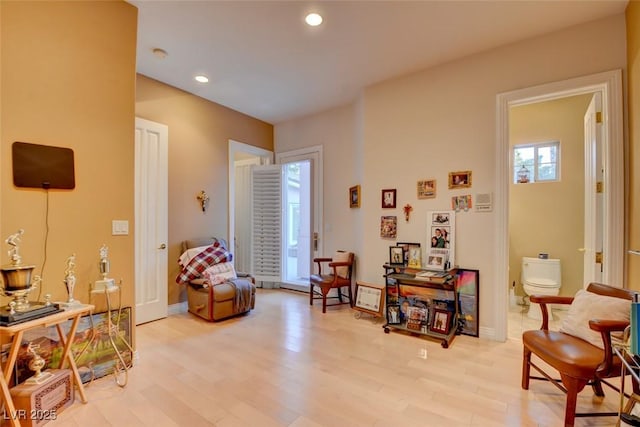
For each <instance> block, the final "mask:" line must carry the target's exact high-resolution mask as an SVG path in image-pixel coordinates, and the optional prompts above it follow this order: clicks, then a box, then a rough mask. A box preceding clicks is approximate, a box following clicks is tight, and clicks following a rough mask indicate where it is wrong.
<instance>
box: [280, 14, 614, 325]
mask: <svg viewBox="0 0 640 427" xmlns="http://www.w3.org/2000/svg"><path fill="white" fill-rule="evenodd" d="M594 52H597V54H596V53H594ZM625 55H626V42H625V21H624V16H623V15H618V16H614V17H611V18H607V19H604V20H600V21H596V22H593V23H590V24H586V25H581V26H577V27H572V28H569V29H567V30H564V31H562V32H558V33H554V34H550V35H547V36H544V37H539V38H535V39H530V40H525V41H522V42H519V43H516V44H512V45H509V46H505V47H502V48H499V49H495V50H492V51H489V52H485V53H482V54H478V55H474V56H471V57H468V58H464V59H462V60H459V61H456V62H452V63H449V64H445V65H442V66H438V67H434V68H430V69H427V70H424V71H422V72H419V73H415V74H412V75H409V76H405V77H402V78H398V79H394V80H390V81H387V82H382V83H380V84H378V85H375V86H371V87H368V88H366V89H365V91H364V93H363V94H362V97H361V98H360V99H358V100H356V101H355V102H354V105H353V106H352V107H343V108H340V109H336V110H332V111H329V112H326V113H323V114H318V115H316V116H312V117H307V118H305V119H301V120H297V121H293V122H288V123H284V124H280V125H277V126H276V127H275V147H276V151H278V152H280V151H286V150H290V149H294V148H299V147H304V146H308V145H315V144H323V145H325V149H326V151H325V153H326V156H325V165H324V167H325V183H324V185H325V194H324V198H325V218H326V221H327V222H329V224H330V227H331V229H332V232H330V233H325V234H326V240H325V244H326V246H325V247H326V248H327V249H331V248H332V247H337V246H334V245H343V246H344V245H346V244H350V245H349V247H356V248H358V249H357V250H358V259H359V264H358V271H357V278H358V279H360V280H365V281H370V282H377V283H382V281H383V279H382V277H381V275H382V264H383V263H384V262H385V261H387V260H388V256H389V255H388V253H389V250H388V247H389V246H390V245H392V244H393V243H394V240H389V239H382V238H380V237H379V235H380V231H379V227H380V216H381V215H397V216H398V237H397V241H419V242H421V243H422V244H423V245H425V244H426V212H427V211H429V210H433V209H450V206H451V200H450V198H451V196H452V195H463V194H472V195H474V197H475V194H477V193H485V192H493V191H494V188H495V185H496V182H495V155H496V153H495V145H496V143H495V140H496V129H495V122H496V114H495V111H496V95H497V94H498V93H501V92H507V91H511V90H515V89H518V88H523V87H528V86H534V85H537V84H542V83H547V82H552V81H557V80H563V79H567V78H571V77H577V76H581V75H587V74H592V73H596V72H601V71H606V70H611V69H617V68H624V67H625V61H626V59H625V58H626V56H625ZM351 138H354V139H353V140H351ZM505 155H507V153H505ZM359 162H361V164H360V165H359V166H357V167H354V166H353V165H358V163H359ZM360 168H361V169H360ZM457 170H471V171H472V172H473V186H472V188H470V189H466V190H468V191H465V190H448V189H447V178H448V173H449V172H451V171H457ZM420 179H436V180H437V197H436V198H435V199H429V200H418V199H417V196H416V183H417V181H418V180H420ZM355 184H360V185H361V186H362V204H361V208H360V209H358V210H357V211H358V212H354V210H349V208H348V205H347V198H346V195H347V189H348V188H349V187H350V186H352V185H355ZM384 188H396V189H397V206H398V207H397V209H395V211H391V210H388V209H385V210H382V209H381V207H380V191H381V190H382V189H384ZM406 203H410V204H411V205H413V207H414V211H413V213H412V215H411V220H410V221H409V222H408V223H405V221H404V218H403V214H402V206H404V205H405V204H406ZM494 221H495V218H494V214H493V213H476V212H473V211H469V212H462V213H460V214H458V215H457V219H456V225H457V238H456V263H457V264H459V265H460V266H462V267H466V268H477V269H479V270H480V288H481V290H480V325H481V334H484V335H485V336H490V335H491V333H492V330H493V329H494V328H495V325H494V324H492V322H494V317H493V316H490V315H489V314H490V313H493V312H494V311H495V310H496V307H494V305H493V301H492V299H491V295H492V287H493V286H496V284H495V283H494V281H495V276H496V274H495V271H494V259H493V257H494V253H495V238H496V236H495V224H494ZM338 224H340V225H339V226H338ZM338 231H339V233H338ZM350 239H354V241H353V242H351V241H350ZM355 239H357V240H355ZM500 286H503V287H504V288H505V292H506V289H507V287H506V284H500ZM483 313H487V314H486V315H484V316H483Z"/></svg>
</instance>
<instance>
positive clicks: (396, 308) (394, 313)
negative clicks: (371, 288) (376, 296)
mask: <svg viewBox="0 0 640 427" xmlns="http://www.w3.org/2000/svg"><path fill="white" fill-rule="evenodd" d="M387 323H388V324H389V325H399V324H400V323H401V320H400V304H389V305H388V306H387Z"/></svg>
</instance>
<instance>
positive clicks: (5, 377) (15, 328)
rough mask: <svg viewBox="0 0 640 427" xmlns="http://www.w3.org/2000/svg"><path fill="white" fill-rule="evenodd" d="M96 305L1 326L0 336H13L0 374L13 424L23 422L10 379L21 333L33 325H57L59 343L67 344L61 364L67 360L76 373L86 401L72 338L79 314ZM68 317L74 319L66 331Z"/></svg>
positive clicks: (35, 326)
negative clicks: (15, 403)
mask: <svg viewBox="0 0 640 427" xmlns="http://www.w3.org/2000/svg"><path fill="white" fill-rule="evenodd" d="M93 309H94V306H93V305H91V304H81V305H78V306H77V307H69V308H67V309H65V310H64V311H61V312H59V313H54V314H51V315H49V316H45V317H41V318H39V319H34V320H29V321H27V322H24V323H19V324H17V325H11V326H0V338H7V339H9V338H12V342H11V348H10V350H9V357H8V359H7V363H6V364H5V366H4V369H3V370H2V375H0V394H1V395H2V400H3V401H4V403H5V409H6V413H7V415H6V416H7V417H8V418H9V421H10V423H11V425H12V426H14V427H18V426H20V420H19V419H18V417H17V416H16V408H15V405H14V404H13V399H12V397H11V393H10V392H9V384H10V383H11V376H12V375H13V368H14V367H15V364H16V359H17V358H18V351H19V350H20V345H21V344H22V336H23V335H24V333H25V331H28V330H30V329H34V328H39V327H44V328H47V327H49V326H55V327H56V329H57V331H58V336H59V337H60V343H61V344H62V345H63V346H64V350H63V352H62V357H61V359H60V360H61V362H60V366H59V367H58V368H60V369H62V368H64V367H65V364H66V362H68V364H69V367H70V368H71V371H72V373H73V378H74V381H75V383H76V386H77V387H78V393H80V399H81V401H82V403H87V396H86V394H85V392H84V386H83V384H82V379H81V378H80V374H79V372H78V367H77V366H76V362H75V360H74V358H73V354H72V353H71V345H72V344H73V338H74V336H75V333H76V330H77V329H78V323H79V322H80V318H81V317H82V316H83V315H85V314H90V313H91V311H92V310H93ZM67 320H71V321H72V323H71V328H70V329H69V332H68V333H67V334H66V335H65V334H64V331H63V329H62V326H61V325H62V323H64V322H66V321H67ZM7 341H8V340H7ZM2 342H4V339H2Z"/></svg>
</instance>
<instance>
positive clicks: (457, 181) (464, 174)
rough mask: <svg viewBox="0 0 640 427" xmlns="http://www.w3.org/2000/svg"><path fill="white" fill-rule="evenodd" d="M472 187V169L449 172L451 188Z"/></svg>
mask: <svg viewBox="0 0 640 427" xmlns="http://www.w3.org/2000/svg"><path fill="white" fill-rule="evenodd" d="M468 187H471V171H458V172H449V188H451V189H456V188H468Z"/></svg>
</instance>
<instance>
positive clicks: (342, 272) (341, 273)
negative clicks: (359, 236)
mask: <svg viewBox="0 0 640 427" xmlns="http://www.w3.org/2000/svg"><path fill="white" fill-rule="evenodd" d="M349 254H350V252H340V251H338V252H336V254H335V255H334V256H333V258H332V261H333V262H347V261H349ZM336 273H337V274H338V277H342V278H343V279H346V278H347V274H348V273H349V267H336Z"/></svg>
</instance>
